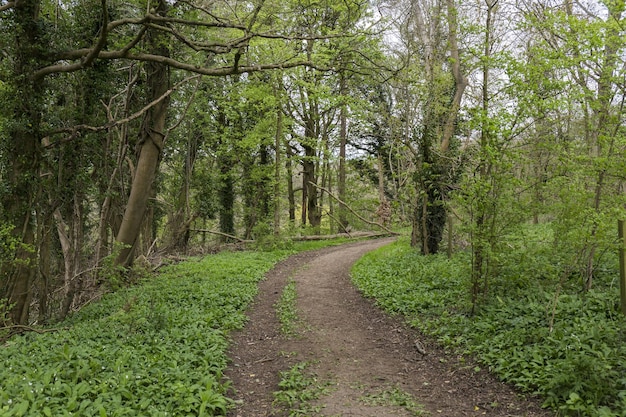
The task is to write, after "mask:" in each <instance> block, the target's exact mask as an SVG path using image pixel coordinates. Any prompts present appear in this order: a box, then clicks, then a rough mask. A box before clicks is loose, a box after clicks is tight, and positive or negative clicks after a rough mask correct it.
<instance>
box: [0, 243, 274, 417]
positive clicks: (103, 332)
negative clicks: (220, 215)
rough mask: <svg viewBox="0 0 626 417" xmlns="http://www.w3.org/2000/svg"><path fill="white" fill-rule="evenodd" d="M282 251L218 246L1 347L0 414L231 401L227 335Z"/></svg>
mask: <svg viewBox="0 0 626 417" xmlns="http://www.w3.org/2000/svg"><path fill="white" fill-rule="evenodd" d="M285 255H286V252H278V251H277V252H272V253H267V252H266V253H261V254H259V253H251V252H243V253H241V252H240V253H221V254H218V255H214V256H209V257H207V258H205V259H202V260H199V259H196V260H190V261H187V262H183V263H180V264H178V265H173V266H169V267H166V268H165V269H164V271H163V272H162V273H161V274H160V275H159V276H158V277H156V278H154V279H151V280H146V281H145V282H143V283H142V284H141V285H139V286H136V287H133V288H130V289H127V290H121V291H119V292H117V293H115V294H109V295H107V296H105V297H104V298H103V299H102V300H101V301H100V302H98V303H95V304H92V305H89V306H87V307H86V308H84V309H83V310H82V311H80V312H79V313H77V314H75V315H74V316H73V317H70V318H69V319H68V320H66V321H65V322H63V323H61V324H59V326H60V327H61V328H59V329H58V331H56V332H53V333H46V334H35V333H30V334H25V335H23V336H20V337H14V338H13V339H11V340H10V341H9V342H8V343H7V345H6V346H4V347H3V348H2V349H0V414H1V415H2V416H26V415H44V416H51V415H54V416H65V415H72V414H74V415H77V414H80V415H102V416H137V415H151V416H166V415H176V416H211V415H224V414H225V412H226V410H227V409H228V407H229V406H230V405H231V400H229V399H228V398H227V397H226V390H227V388H228V384H227V383H226V384H225V383H224V381H222V371H223V369H224V368H225V366H226V363H227V358H226V356H225V349H226V347H227V334H228V332H229V331H230V330H232V329H238V328H241V327H242V326H243V324H244V322H245V314H244V310H245V308H246V306H247V305H248V304H249V303H250V301H251V300H252V298H253V297H254V295H255V294H256V291H257V285H256V284H257V282H258V281H259V280H260V279H261V278H262V277H263V275H264V273H265V271H267V270H268V269H269V268H270V267H271V266H272V265H273V263H275V262H276V261H277V260H279V259H280V258H281V257H283V256H285Z"/></svg>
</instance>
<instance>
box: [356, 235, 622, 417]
mask: <svg viewBox="0 0 626 417" xmlns="http://www.w3.org/2000/svg"><path fill="white" fill-rule="evenodd" d="M546 230H549V228H540V230H539V231H537V230H535V231H534V234H533V233H532V232H531V231H527V232H524V233H522V234H521V235H522V236H524V238H520V239H515V236H509V239H510V241H511V242H512V245H511V246H510V248H511V255H510V256H509V258H508V259H502V260H501V261H502V265H503V267H502V269H501V270H500V274H499V281H498V283H497V286H496V287H494V288H492V294H493V296H492V297H491V298H490V299H489V300H487V302H486V303H485V304H484V305H483V307H482V309H481V310H479V311H478V312H477V314H475V315H474V316H470V315H469V314H468V312H469V310H470V302H469V294H468V291H467V287H468V285H469V282H470V278H469V271H468V255H467V254H465V253H459V254H457V255H455V256H454V257H453V258H452V259H447V258H445V257H442V256H434V257H420V256H418V255H417V254H416V253H415V252H414V251H413V250H411V249H410V248H409V247H408V245H407V244H406V243H405V242H402V241H401V242H399V243H396V244H394V245H390V246H388V247H385V248H382V249H379V250H378V251H375V252H373V253H371V254H368V255H366V256H365V257H364V258H362V259H361V260H360V261H359V262H358V263H357V264H356V265H355V266H354V269H353V272H352V273H353V280H354V282H355V283H356V285H357V286H358V287H359V288H360V289H361V291H363V293H364V294H365V295H366V296H368V297H372V298H375V299H376V302H377V303H378V305H380V306H381V307H383V308H384V309H385V310H387V311H389V312H390V313H393V314H402V315H404V316H405V317H406V318H407V320H408V321H409V322H410V323H411V324H412V325H413V326H415V327H417V328H419V329H420V330H421V331H423V332H425V333H426V334H429V335H431V336H433V337H436V338H437V339H438V340H439V341H440V342H441V343H443V344H444V345H446V346H448V347H449V348H453V349H460V350H462V351H464V352H466V353H471V354H474V355H476V357H477V358H478V359H479V360H480V361H481V362H482V363H484V364H485V365H486V366H488V367H489V368H490V369H491V370H492V371H494V372H495V373H496V374H497V375H499V376H500V378H502V379H503V380H505V381H507V382H510V383H512V384H514V385H516V386H517V387H518V388H520V389H522V390H523V391H525V392H528V393H533V394H539V395H541V396H542V397H543V399H544V405H545V406H546V407H551V408H553V409H555V410H559V411H560V412H561V413H563V414H564V415H578V416H623V415H626V400H625V398H626V378H624V375H626V367H625V364H626V343H625V341H626V320H624V317H623V316H621V314H620V313H619V306H618V303H617V300H619V294H618V289H617V288H615V285H614V279H613V277H614V276H615V274H616V273H617V272H616V267H617V265H616V262H615V259H614V258H612V257H607V260H606V261H605V262H603V263H602V267H603V268H604V270H606V271H607V272H605V273H603V274H598V277H597V282H596V284H597V286H596V289H595V290H592V291H589V292H587V293H582V294H581V293H580V292H579V291H578V289H579V286H577V285H575V284H573V283H570V282H569V281H570V280H572V279H573V280H574V281H575V277H574V278H572V277H569V276H565V277H564V275H563V274H562V273H560V272H559V271H561V272H562V269H560V268H563V265H559V264H556V263H553V261H555V260H554V259H551V258H550V256H549V253H550V252H549V250H548V248H549V246H550V245H547V244H546V243H547V242H550V239H549V235H546V232H545V231H546ZM529 236H535V238H537V239H536V240H533V239H528V237H529ZM609 258H610V259H609ZM557 261H558V260H557ZM598 281H603V282H598Z"/></svg>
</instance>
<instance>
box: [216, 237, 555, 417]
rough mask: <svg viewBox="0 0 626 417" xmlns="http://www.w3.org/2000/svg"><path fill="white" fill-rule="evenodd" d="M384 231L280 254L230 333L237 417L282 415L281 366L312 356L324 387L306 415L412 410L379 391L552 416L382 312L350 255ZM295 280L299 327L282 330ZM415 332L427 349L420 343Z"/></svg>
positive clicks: (449, 412)
mask: <svg viewBox="0 0 626 417" xmlns="http://www.w3.org/2000/svg"><path fill="white" fill-rule="evenodd" d="M390 242H391V240H389V239H378V240H370V241H364V242H357V243H350V244H346V245H342V246H339V247H334V248H326V249H322V250H318V251H313V252H306V253H300V254H298V255H295V256H292V257H291V258H289V259H287V260H285V261H283V262H281V263H279V264H278V265H277V266H276V267H275V268H274V269H273V270H272V271H270V272H269V273H268V274H267V276H266V279H265V280H264V281H263V282H261V284H260V289H259V295H258V297H257V299H256V301H255V302H254V304H253V305H252V306H251V308H250V310H249V311H248V316H249V322H248V324H247V326H246V327H245V328H244V329H243V330H242V331H239V332H236V333H234V334H233V335H232V338H233V344H232V347H231V350H230V352H229V357H230V358H231V359H232V363H231V364H230V366H229V368H228V370H227V377H228V378H229V379H230V380H231V381H232V383H233V392H232V393H231V397H232V398H235V399H237V400H238V403H240V404H239V406H238V408H236V409H234V410H232V411H231V413H230V414H229V416H231V417H263V416H266V417H269V416H271V417H278V416H285V415H289V411H288V410H285V409H281V408H280V407H276V406H275V405H273V404H272V403H273V400H274V396H273V392H275V391H277V390H278V389H279V388H278V382H279V380H280V375H279V373H280V372H281V371H286V370H288V369H289V368H290V367H291V366H293V365H294V364H298V363H302V362H305V361H307V362H310V363H311V364H312V365H311V366H310V369H307V370H306V371H304V372H312V373H314V374H315V376H316V379H317V383H318V384H321V385H324V386H326V387H327V388H328V389H327V392H326V393H325V394H324V395H322V396H321V398H319V399H318V400H317V401H316V402H315V403H316V405H319V406H320V408H319V412H318V411H313V412H309V413H307V414H305V415H307V416H309V415H310V416H359V417H365V416H372V417H374V416H376V417H380V416H412V415H415V414H412V413H410V412H409V411H408V410H407V409H406V408H403V407H399V406H394V405H392V402H391V401H387V402H385V401H374V403H372V401H370V402H368V401H365V400H364V398H366V397H367V396H368V395H369V396H370V398H382V397H383V395H382V394H381V393H382V392H389V391H390V390H392V389H399V390H401V391H402V392H404V393H408V394H410V395H411V396H412V397H413V398H414V400H415V401H416V402H417V403H419V404H421V405H422V406H423V409H424V411H425V413H424V414H425V415H430V416H437V415H440V416H446V417H457V416H459V417H460V416H482V415H487V416H519V417H521V416H527V417H530V416H551V415H552V413H550V412H548V411H547V410H543V409H541V407H540V402H539V401H538V400H537V399H534V398H527V397H524V396H522V395H521V394H520V393H519V392H516V390H515V389H514V388H512V387H510V386H508V385H506V384H504V383H502V382H500V381H498V380H497V378H495V377H493V376H492V375H490V374H489V373H488V372H486V371H485V370H483V369H481V370H478V368H477V367H476V364H475V363H472V361H471V360H470V359H469V358H466V357H465V358H461V357H460V356H458V355H456V354H453V353H450V352H446V351H444V350H443V349H442V348H441V347H439V346H437V344H436V343H435V342H433V341H432V340H428V339H427V338H425V337H424V336H423V335H420V334H419V333H418V332H416V331H415V330H413V329H411V328H409V327H408V326H407V325H405V324H404V323H403V322H402V321H401V320H400V319H398V318H394V317H389V316H387V315H385V314H384V313H382V312H381V311H380V310H379V309H378V308H377V307H376V306H375V305H374V304H373V303H372V301H371V300H368V299H365V298H363V297H362V296H361V295H360V293H359V292H358V291H357V290H356V289H355V288H354V287H353V285H352V284H351V282H350V277H349V271H350V268H351V266H352V264H353V263H354V262H355V261H356V260H358V259H359V258H360V257H361V256H362V255H363V254H365V253H366V252H368V251H371V250H373V249H375V248H377V247H380V246H382V245H385V244H387V243H390ZM290 279H293V280H295V282H296V290H297V294H298V298H297V308H298V314H299V317H300V319H301V320H302V322H301V324H300V326H299V327H300V331H299V335H298V336H295V337H287V336H285V335H283V334H282V333H281V331H280V323H279V321H278V318H277V315H276V307H275V304H276V303H277V301H278V300H279V298H280V296H281V293H282V291H283V288H284V287H285V285H286V284H287V283H288V282H289V280H290ZM415 340H418V341H419V342H420V343H421V344H422V346H423V347H424V348H425V350H426V354H424V355H422V354H421V353H419V352H418V350H417V349H416V347H415Z"/></svg>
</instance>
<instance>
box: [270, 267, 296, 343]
mask: <svg viewBox="0 0 626 417" xmlns="http://www.w3.org/2000/svg"><path fill="white" fill-rule="evenodd" d="M297 297H298V293H297V292H296V281H294V280H293V279H291V280H289V282H288V283H287V285H285V288H283V292H282V293H281V295H280V299H279V300H278V302H277V303H276V305H275V306H274V307H275V308H276V314H277V315H278V320H279V321H280V331H281V332H282V333H283V334H284V335H286V336H296V335H297V334H298V325H299V324H300V318H299V316H298V310H297V307H296V300H297Z"/></svg>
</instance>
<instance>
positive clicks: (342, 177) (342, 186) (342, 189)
mask: <svg viewBox="0 0 626 417" xmlns="http://www.w3.org/2000/svg"><path fill="white" fill-rule="evenodd" d="M339 94H340V95H341V96H342V97H345V95H346V78H345V74H344V73H343V72H342V73H341V79H340V81H339ZM347 113H348V111H347V106H346V104H345V103H344V104H342V105H341V109H340V110H339V178H338V180H337V193H338V195H339V199H340V200H341V201H347V200H346V142H347V136H348V133H347V132H348V120H347V119H348V116H347ZM338 210H339V230H346V228H347V227H348V217H347V212H346V209H345V208H343V207H342V206H341V205H340V206H339V208H338Z"/></svg>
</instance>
